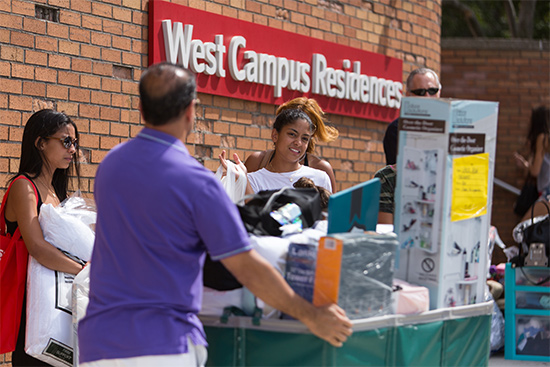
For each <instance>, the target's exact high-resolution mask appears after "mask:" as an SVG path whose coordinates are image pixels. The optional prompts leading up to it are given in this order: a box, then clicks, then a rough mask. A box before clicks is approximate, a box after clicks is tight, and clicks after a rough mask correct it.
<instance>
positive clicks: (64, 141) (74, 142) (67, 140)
mask: <svg viewBox="0 0 550 367" xmlns="http://www.w3.org/2000/svg"><path fill="white" fill-rule="evenodd" d="M44 139H56V140H59V141H60V142H61V144H63V146H64V147H65V149H71V146H73V145H74V148H75V149H78V139H74V140H73V139H71V137H70V136H66V137H64V138H58V137H55V136H46V137H45V138H44Z"/></svg>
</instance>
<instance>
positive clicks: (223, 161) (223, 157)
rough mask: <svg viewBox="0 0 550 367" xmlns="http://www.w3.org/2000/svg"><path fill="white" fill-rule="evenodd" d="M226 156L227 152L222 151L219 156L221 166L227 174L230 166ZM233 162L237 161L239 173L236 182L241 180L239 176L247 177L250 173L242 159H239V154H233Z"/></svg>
mask: <svg viewBox="0 0 550 367" xmlns="http://www.w3.org/2000/svg"><path fill="white" fill-rule="evenodd" d="M226 154H227V153H226V152H225V150H222V152H221V153H220V155H219V156H218V158H219V159H220V164H221V165H222V167H223V169H224V171H225V172H227V166H228V164H227V161H228V159H227V158H226ZM233 160H234V161H235V164H236V165H237V172H236V177H235V180H237V179H238V178H239V174H241V173H243V174H245V175H246V174H247V172H248V171H247V169H246V166H245V165H244V163H243V162H242V161H241V159H240V158H239V155H238V154H237V153H233ZM239 168H240V169H239Z"/></svg>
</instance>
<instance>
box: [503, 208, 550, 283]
mask: <svg viewBox="0 0 550 367" xmlns="http://www.w3.org/2000/svg"><path fill="white" fill-rule="evenodd" d="M537 202H541V203H543V204H544V205H545V206H546V210H547V211H548V214H547V215H546V216H544V217H537V218H536V219H538V220H537V221H535V218H534V211H535V207H534V205H533V206H532V207H531V220H529V221H525V222H524V224H522V226H521V227H520V229H519V231H520V233H521V243H520V246H519V255H518V256H517V257H516V258H514V259H512V260H511V262H512V267H523V266H543V267H544V266H549V262H548V256H549V255H550V207H549V206H548V203H547V202H546V201H545V200H539V201H537ZM526 252H527V253H526ZM547 280H548V279H547Z"/></svg>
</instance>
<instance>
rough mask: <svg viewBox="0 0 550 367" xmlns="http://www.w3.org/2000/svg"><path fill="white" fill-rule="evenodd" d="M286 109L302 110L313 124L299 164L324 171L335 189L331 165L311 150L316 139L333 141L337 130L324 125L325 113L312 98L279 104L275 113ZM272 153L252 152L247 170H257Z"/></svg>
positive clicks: (267, 161)
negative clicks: (312, 129) (311, 132)
mask: <svg viewBox="0 0 550 367" xmlns="http://www.w3.org/2000/svg"><path fill="white" fill-rule="evenodd" d="M288 109H299V110H302V111H303V112H305V113H306V114H307V115H308V116H309V118H310V120H311V122H312V123H313V126H314V132H313V135H312V136H311V138H310V141H309V144H308V146H307V150H306V152H305V153H304V155H303V157H302V158H301V160H300V164H302V165H304V166H309V167H311V168H315V169H318V170H321V171H324V172H326V173H327V175H328V176H329V178H330V182H331V186H332V189H333V190H336V178H335V176H334V171H333V169H332V166H331V165H330V163H329V162H328V161H326V160H324V159H321V158H319V157H317V156H315V155H314V154H313V152H314V151H315V143H316V141H317V140H319V141H322V142H331V141H334V140H336V138H338V130H336V129H335V128H334V127H332V126H327V125H325V117H324V115H325V114H324V112H323V110H322V109H321V107H319V105H318V104H317V101H315V100H314V99H311V98H305V97H299V98H295V99H293V100H291V101H288V102H286V103H284V104H282V105H281V106H279V108H278V109H277V112H276V114H277V115H278V114H279V113H281V112H282V111H284V110H288ZM273 153H274V150H264V151H262V152H254V153H252V154H251V155H250V156H248V158H247V159H246V161H245V163H244V164H245V166H246V168H247V170H248V172H254V171H258V170H260V169H262V168H264V167H266V166H267V165H268V164H269V162H270V161H271V160H272V159H273ZM331 192H332V191H331Z"/></svg>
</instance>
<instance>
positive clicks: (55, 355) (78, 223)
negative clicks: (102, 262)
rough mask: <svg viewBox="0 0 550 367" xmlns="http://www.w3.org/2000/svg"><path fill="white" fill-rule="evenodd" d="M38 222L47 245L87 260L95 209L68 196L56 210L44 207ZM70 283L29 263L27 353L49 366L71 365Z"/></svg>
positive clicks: (68, 278)
mask: <svg viewBox="0 0 550 367" xmlns="http://www.w3.org/2000/svg"><path fill="white" fill-rule="evenodd" d="M38 220H39V222H40V227H41V228H42V232H43V233H44V238H45V239H46V241H48V242H49V243H51V244H52V245H54V246H56V247H57V248H59V249H60V250H61V251H63V252H64V253H66V254H67V256H69V257H71V258H73V259H75V260H77V261H78V262H80V263H82V264H83V263H85V262H86V261H88V260H90V257H91V254H92V248H93V244H94V238H95V234H94V232H93V230H92V229H91V228H90V226H93V224H94V223H95V208H94V207H93V206H89V205H87V204H86V200H85V199H83V198H81V197H79V196H72V197H70V198H68V199H67V200H66V201H64V202H63V203H62V205H60V206H59V207H57V208H54V207H53V206H52V205H50V204H46V205H42V207H41V208H40V215H39V217H38ZM73 280H74V276H73V275H71V274H67V273H63V272H60V271H53V270H50V269H48V268H46V267H44V266H42V265H40V264H39V263H38V261H36V260H35V259H34V258H32V257H31V258H30V262H29V269H28V276H27V329H26V340H25V352H27V354H29V355H31V356H33V357H34V358H37V359H39V360H42V361H44V362H46V363H49V364H51V365H52V366H72V365H73V345H74V343H73V327H72V285H73Z"/></svg>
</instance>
